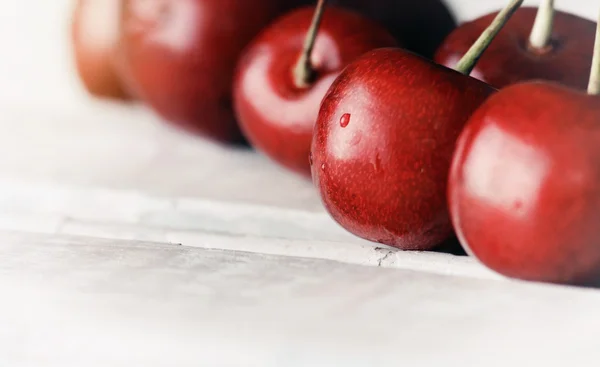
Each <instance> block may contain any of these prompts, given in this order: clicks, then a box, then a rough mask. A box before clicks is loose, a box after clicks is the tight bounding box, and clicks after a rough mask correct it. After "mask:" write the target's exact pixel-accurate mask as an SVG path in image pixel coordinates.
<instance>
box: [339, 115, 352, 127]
mask: <svg viewBox="0 0 600 367" xmlns="http://www.w3.org/2000/svg"><path fill="white" fill-rule="evenodd" d="M349 123H350V114H349V113H345V114H343V115H342V117H341V118H340V126H341V127H346V126H348V124H349Z"/></svg>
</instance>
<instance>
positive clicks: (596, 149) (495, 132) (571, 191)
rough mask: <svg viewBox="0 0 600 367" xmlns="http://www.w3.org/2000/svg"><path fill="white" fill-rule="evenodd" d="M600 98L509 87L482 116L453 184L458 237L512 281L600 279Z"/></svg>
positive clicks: (459, 156)
mask: <svg viewBox="0 0 600 367" xmlns="http://www.w3.org/2000/svg"><path fill="white" fill-rule="evenodd" d="M598 162H600V98H599V97H597V96H589V95H587V94H584V93H582V92H579V91H576V90H572V89H567V88H566V87H563V86H559V85H557V84H550V83H541V82H536V83H523V84H517V85H514V86H511V87H507V88H506V89H504V90H501V91H500V92H499V93H497V94H496V95H494V96H492V97H491V98H490V99H489V100H488V101H487V102H486V103H485V104H483V106H482V107H481V108H480V109H479V110H478V111H477V112H476V113H475V114H474V115H473V116H472V118H471V119H470V121H469V123H468V125H467V127H466V128H465V130H464V132H463V133H462V135H461V138H460V140H459V144H458V148H457V151H456V156H455V157H454V160H453V164H452V170H451V175H450V179H449V195H448V196H449V202H450V210H451V215H452V221H453V223H454V225H455V228H456V231H457V234H458V236H459V238H460V240H461V242H462V243H463V245H465V247H467V249H468V251H470V252H471V253H472V254H473V255H475V256H476V257H477V258H479V259H480V260H481V261H482V262H483V263H484V264H485V265H487V266H489V267H490V268H491V269H493V270H495V271H498V272H500V273H502V274H504V275H507V276H510V277H516V278H521V279H527V280H536V281H547V282H557V283H576V284H579V283H587V282H589V281H591V280H594V279H598V276H599V275H600V226H598V223H600V165H599V164H598Z"/></svg>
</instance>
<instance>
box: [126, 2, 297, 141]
mask: <svg viewBox="0 0 600 367" xmlns="http://www.w3.org/2000/svg"><path fill="white" fill-rule="evenodd" d="M288 6H290V3H289V2H286V1H284V0H125V9H124V13H123V20H122V22H123V37H122V48H123V52H124V54H125V59H126V61H127V62H126V66H125V67H124V68H123V70H126V72H127V73H131V75H127V76H126V80H128V81H129V82H130V83H131V87H132V90H134V91H135V93H136V95H138V96H139V97H140V99H142V100H143V101H144V102H146V103H147V104H149V105H150V106H151V107H152V108H153V109H154V110H156V111H157V112H158V113H159V114H160V115H161V116H163V118H165V119H166V120H167V121H169V122H170V123H172V124H173V125H175V126H178V127H180V128H183V129H186V130H188V131H190V132H193V133H197V134H201V135H204V136H207V137H211V138H213V139H215V140H217V141H222V142H225V141H229V142H231V141H239V140H241V139H242V137H241V133H240V131H239V128H238V126H237V123H236V121H235V118H234V114H233V109H232V102H231V93H232V80H233V73H234V69H235V65H236V62H237V59H238V57H239V56H240V54H241V52H242V50H243V48H244V47H245V46H246V45H247V44H248V43H249V42H250V40H251V39H252V38H253V37H254V36H256V34H257V33H258V32H259V31H260V30H261V28H263V27H264V26H265V25H266V24H268V23H269V22H270V21H271V20H272V19H273V18H275V17H276V16H277V15H278V14H280V13H281V12H282V11H283V10H284V9H286V8H287V7H288Z"/></svg>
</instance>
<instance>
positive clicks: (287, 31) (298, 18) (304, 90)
mask: <svg viewBox="0 0 600 367" xmlns="http://www.w3.org/2000/svg"><path fill="white" fill-rule="evenodd" d="M313 13H314V7H306V8H301V9H298V10H295V11H292V12H291V13H289V14H287V15H284V16H283V17H281V18H280V19H278V20H277V21H275V22H274V23H273V24H272V25H270V26H269V27H268V28H267V29H265V30H264V31H263V32H262V33H261V34H260V35H259V36H258V37H257V38H256V39H255V40H254V41H253V43H252V44H251V46H250V47H249V48H248V49H247V51H246V52H245V54H244V56H243V57H242V58H241V60H240V63H239V66H238V72H237V75H236V78H235V84H234V97H235V98H234V101H235V110H236V112H237V116H238V120H239V122H240V125H241V127H242V130H243V131H244V133H245V135H246V137H247V138H248V140H249V141H250V142H251V143H252V145H253V146H255V147H256V148H257V149H259V150H260V151H262V152H264V153H265V154H267V155H268V156H269V157H271V158H272V159H273V160H275V161H277V162H279V163H281V164H282V165H284V166H285V167H287V168H290V169H292V170H294V171H296V172H298V173H301V174H304V175H306V176H308V177H310V165H309V162H308V155H309V152H310V144H311V140H312V133H313V127H314V123H315V121H316V119H317V115H318V113H319V105H320V103H321V100H322V99H323V97H324V96H325V93H326V92H327V89H328V88H329V87H330V86H331V83H332V82H333V80H334V79H335V78H336V77H337V76H338V75H339V73H340V72H341V70H342V69H343V68H344V67H345V66H346V65H347V64H348V63H350V62H351V61H353V60H354V59H356V58H357V57H359V56H360V55H362V54H363V53H365V52H367V51H369V50H372V49H374V48H378V47H387V46H394V45H395V44H396V43H395V41H394V39H393V37H392V36H391V35H389V34H388V33H387V31H385V29H384V28H382V27H381V26H379V25H378V24H377V23H375V22H374V21H372V20H369V19H367V18H365V17H363V16H361V15H359V14H358V13H355V12H351V11H348V10H342V9H339V8H335V7H327V8H326V9H325V12H324V13H323V18H322V20H321V25H320V27H319V31H318V33H317V38H316V41H315V45H314V49H313V51H312V57H311V60H312V64H313V68H314V70H315V72H316V74H315V75H316V79H315V80H314V81H313V82H312V83H311V84H310V85H309V86H308V87H299V86H297V85H296V83H295V81H294V78H293V70H294V67H295V65H296V63H297V61H298V58H299V56H300V54H301V52H302V46H303V42H304V38H305V36H306V32H307V30H308V28H309V26H310V23H311V20H312V18H313Z"/></svg>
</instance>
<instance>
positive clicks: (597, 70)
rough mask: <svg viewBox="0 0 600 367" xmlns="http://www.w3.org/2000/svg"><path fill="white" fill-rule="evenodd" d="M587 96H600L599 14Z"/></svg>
mask: <svg viewBox="0 0 600 367" xmlns="http://www.w3.org/2000/svg"><path fill="white" fill-rule="evenodd" d="M588 94H591V95H594V96H598V95H600V14H599V15H598V23H597V24H596V42H595V44H594V58H593V59H592V72H591V73H590V84H589V86H588Z"/></svg>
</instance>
